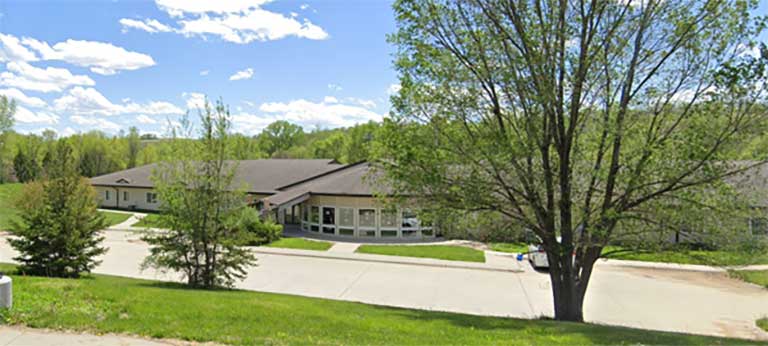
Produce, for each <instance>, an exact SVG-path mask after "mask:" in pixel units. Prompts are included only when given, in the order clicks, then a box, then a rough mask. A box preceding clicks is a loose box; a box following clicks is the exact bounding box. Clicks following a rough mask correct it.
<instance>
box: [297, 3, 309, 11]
mask: <svg viewBox="0 0 768 346" xmlns="http://www.w3.org/2000/svg"><path fill="white" fill-rule="evenodd" d="M299 8H300V9H302V10H306V9H308V8H309V5H307V4H301V6H299Z"/></svg>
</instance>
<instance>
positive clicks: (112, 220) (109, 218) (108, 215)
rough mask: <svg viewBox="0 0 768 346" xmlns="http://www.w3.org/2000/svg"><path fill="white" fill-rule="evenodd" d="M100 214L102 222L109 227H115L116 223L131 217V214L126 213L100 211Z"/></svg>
mask: <svg viewBox="0 0 768 346" xmlns="http://www.w3.org/2000/svg"><path fill="white" fill-rule="evenodd" d="M100 213H101V215H104V220H105V221H106V222H107V224H108V225H110V226H114V225H117V224H118V223H121V222H123V221H125V220H128V218H129V217H131V214H126V213H113V212H110V211H102V212H100Z"/></svg>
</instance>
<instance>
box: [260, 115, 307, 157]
mask: <svg viewBox="0 0 768 346" xmlns="http://www.w3.org/2000/svg"><path fill="white" fill-rule="evenodd" d="M303 136H304V130H303V129H302V128H301V126H298V125H295V124H291V123H289V122H287V121H285V120H278V121H275V122H273V123H271V124H269V125H268V126H267V127H266V128H265V129H264V131H263V132H262V133H261V135H260V136H259V140H260V141H261V148H262V149H263V150H264V151H265V152H266V153H267V155H269V156H272V155H275V154H277V155H280V153H282V152H284V151H286V150H288V149H290V148H292V147H293V146H295V145H296V144H298V143H299V141H301V140H302V138H303Z"/></svg>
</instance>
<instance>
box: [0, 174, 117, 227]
mask: <svg viewBox="0 0 768 346" xmlns="http://www.w3.org/2000/svg"><path fill="white" fill-rule="evenodd" d="M23 186H24V185H23V184H16V183H14V184H0V230H7V229H9V228H11V222H12V221H17V222H18V221H20V220H19V217H18V211H17V210H16V206H15V202H16V199H17V198H18V196H19V194H20V193H21V189H22V187H23ZM101 213H102V215H104V216H105V217H106V221H107V224H109V225H110V226H112V225H116V224H118V223H121V222H123V221H125V220H127V219H128V217H130V215H129V214H122V213H112V212H101Z"/></svg>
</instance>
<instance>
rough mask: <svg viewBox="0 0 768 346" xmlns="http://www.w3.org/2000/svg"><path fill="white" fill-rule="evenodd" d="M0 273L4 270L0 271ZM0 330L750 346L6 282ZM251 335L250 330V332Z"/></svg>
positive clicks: (309, 340)
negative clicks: (7, 300)
mask: <svg viewBox="0 0 768 346" xmlns="http://www.w3.org/2000/svg"><path fill="white" fill-rule="evenodd" d="M0 269H2V270H3V271H5V272H8V271H9V270H13V268H12V267H10V266H0ZM12 277H13V285H14V297H13V298H14V302H13V303H14V305H13V309H11V310H3V311H0V314H1V316H2V320H3V322H5V323H8V324H19V325H25V326H29V327H34V328H50V329H67V330H74V331H88V332H92V333H97V334H102V333H104V334H106V333H118V334H133V335H141V336H145V337H152V338H170V339H180V340H187V341H193V342H199V343H206V342H211V343H214V344H231V345H265V344H268V345H425V344H435V345H501V344H510V343H511V342H512V343H514V344H519V345H585V346H586V345H757V344H760V343H759V342H757V341H749V340H738V339H724V338H717V337H709V336H699V335H689V334H678V333H668V332H657V331H650V330H641V329H632V328H625V327H612V326H606V325H599V324H584V323H567V322H565V323H564V322H555V321H547V320H536V319H514V318H503V317H487V316H476V315H465V314H457V313H449V312H438V311H427V310H412V309H401V308H393V307H385V306H377V305H368V304H361V303H354V302H345V301H338V300H331V299H317V298H309V297H301V296H293V295H285V294H274V293H263V292H249V291H241V290H216V291H203V290H190V289H187V288H186V287H183V286H181V285H176V284H169V283H161V282H156V281H148V280H137V279H129V278H122V277H115V276H105V275H93V276H92V277H91V278H90V279H89V280H66V279H51V278H41V277H34V276H18V275H12ZM256 326H258V327H256Z"/></svg>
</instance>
